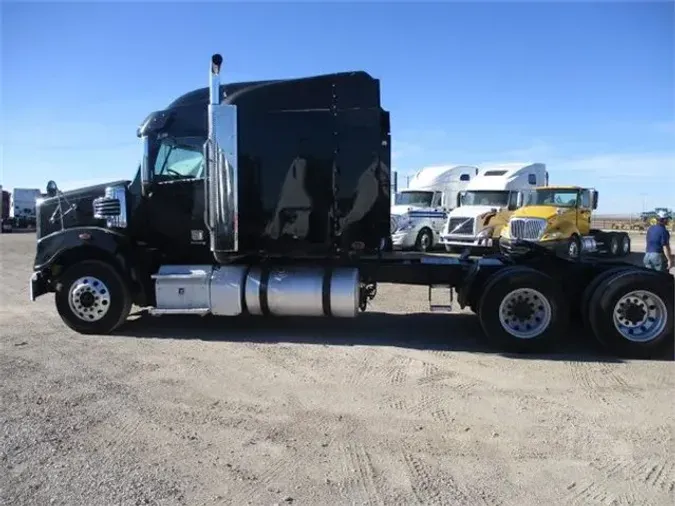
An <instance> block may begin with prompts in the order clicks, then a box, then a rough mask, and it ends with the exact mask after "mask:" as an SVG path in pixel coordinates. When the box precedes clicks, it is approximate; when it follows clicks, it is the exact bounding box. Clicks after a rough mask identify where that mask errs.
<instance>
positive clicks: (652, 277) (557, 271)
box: [29, 55, 674, 356]
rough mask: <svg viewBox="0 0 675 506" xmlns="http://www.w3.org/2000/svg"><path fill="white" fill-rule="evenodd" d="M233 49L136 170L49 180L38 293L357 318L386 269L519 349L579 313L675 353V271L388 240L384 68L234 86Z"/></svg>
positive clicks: (120, 315) (626, 349) (101, 315)
mask: <svg viewBox="0 0 675 506" xmlns="http://www.w3.org/2000/svg"><path fill="white" fill-rule="evenodd" d="M221 64H222V57H220V55H214V56H213V57H212V60H211V67H210V69H211V82H210V87H209V90H208V100H206V96H207V94H206V93H205V90H197V91H195V92H191V93H188V94H186V95H184V96H183V97H181V98H180V99H178V100H177V101H176V102H174V103H173V104H172V105H171V106H170V107H169V108H167V109H166V110H165V111H160V112H158V113H153V114H151V115H150V116H149V117H148V119H147V121H145V122H144V123H143V124H142V126H141V127H140V128H139V131H138V135H139V136H140V137H141V139H142V146H143V158H142V162H141V164H140V168H139V173H138V174H137V177H136V178H135V179H134V180H133V181H116V182H111V183H109V184H107V185H98V186H93V187H88V188H80V189H77V190H73V191H69V192H61V191H59V190H58V188H57V186H56V184H55V183H53V182H50V183H49V184H48V187H47V194H48V195H49V196H48V198H46V199H45V200H44V201H42V202H41V203H40V205H39V206H38V211H37V212H38V231H37V247H36V257H35V261H34V272H33V274H32V276H31V279H30V281H29V288H30V298H31V300H35V299H36V298H37V297H40V296H42V295H43V294H46V293H50V292H53V293H54V294H55V303H56V308H57V311H58V313H59V315H60V316H61V318H62V320H63V321H64V323H65V324H66V325H67V326H69V327H70V328H71V329H74V330H75V331H77V332H80V333H83V334H106V333H112V332H114V331H115V330H116V329H118V328H119V327H120V326H122V325H123V324H124V322H125V321H126V319H127V316H128V315H129V312H130V309H131V306H132V304H136V305H138V306H141V307H144V308H148V311H149V312H150V313H151V314H154V315H172V314H200V315H204V314H212V315H217V316H229V317H234V316H238V315H243V314H250V315H259V316H285V315H298V316H300V315H301V316H313V317H321V316H333V317H342V318H351V317H355V316H356V315H357V314H358V313H359V312H360V311H364V310H365V309H366V307H367V303H368V301H369V300H371V299H372V298H373V297H374V296H375V295H376V289H377V284H378V283H403V284H413V285H423V286H428V287H429V292H428V293H429V296H428V298H429V306H430V310H432V311H437V310H438V311H448V310H451V309H452V307H453V305H454V303H455V302H456V303H457V304H458V305H459V306H460V307H470V308H471V309H472V310H473V311H474V312H475V313H477V315H478V318H479V320H480V322H481V326H482V328H483V330H484V331H485V334H486V335H487V336H488V337H489V338H490V339H492V340H494V341H496V342H497V343H499V345H500V346H503V347H507V348H509V349H513V350H516V351H535V350H542V349H545V348H549V347H551V346H552V345H553V344H554V343H555V342H556V341H558V340H559V339H562V338H564V337H565V336H566V333H565V329H566V325H567V324H568V322H569V320H570V318H571V315H574V314H576V315H580V316H579V317H580V318H582V319H583V321H584V322H585V324H586V325H587V326H588V328H589V329H591V331H592V332H593V334H594V335H595V336H596V337H597V338H598V339H599V340H601V342H602V343H604V344H605V345H606V346H607V347H608V348H610V349H611V350H612V351H614V352H616V353H619V354H627V355H631V356H636V355H637V356H648V355H654V354H661V355H662V354H664V353H666V354H667V353H671V352H672V351H671V347H672V346H671V345H672V341H673V291H674V290H673V287H674V285H673V277H672V276H670V275H667V274H663V273H655V272H652V271H648V270H646V269H644V268H637V267H632V266H630V265H628V264H625V263H620V262H614V263H611V264H610V263H604V264H599V263H594V262H571V261H569V260H567V259H564V258H560V257H558V256H556V255H553V254H551V253H550V252H548V250H546V249H544V248H539V247H538V246H537V245H536V244H535V245H529V246H528V247H529V248H530V252H529V255H525V256H520V257H510V256H508V255H495V256H493V257H486V258H481V259H478V260H472V259H469V258H467V257H464V256H462V257H454V256H447V255H430V254H424V253H422V254H419V253H418V254H409V253H396V252H392V251H391V245H390V243H389V242H388V241H387V239H388V237H389V231H390V230H389V218H390V216H389V212H390V200H391V191H390V186H389V177H388V176H389V169H388V166H389V151H390V143H389V116H388V113H387V112H386V111H384V110H383V109H381V107H380V106H379V82H378V81H376V80H374V79H372V78H371V77H370V76H368V75H367V74H365V73H359V72H356V73H344V74H332V75H328V76H318V77H314V78H306V79H297V80H285V81H265V82H258V83H243V84H242V83H239V84H234V85H225V86H224V87H223V86H220V83H219V73H220V67H221ZM202 140H204V141H205V142H204V146H203V150H200V149H198V147H199V145H200V142H201V141H202ZM200 153H201V156H200ZM526 245H527V244H526ZM635 290H641V293H642V294H644V297H641V298H639V299H636V298H635V296H633V295H632V294H633V292H634V291H635ZM645 297H646V298H645ZM570 301H576V304H575V303H570ZM588 308H590V310H589V309H588ZM584 310H585V312H584ZM617 322H618V323H617ZM635 335H639V337H640V339H639V340H636V339H633V337H634V336H635Z"/></svg>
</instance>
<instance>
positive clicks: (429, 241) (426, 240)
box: [415, 228, 434, 252]
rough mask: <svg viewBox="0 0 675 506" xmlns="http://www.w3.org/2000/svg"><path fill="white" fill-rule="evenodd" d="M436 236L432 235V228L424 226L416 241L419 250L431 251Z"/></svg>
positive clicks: (416, 247)
mask: <svg viewBox="0 0 675 506" xmlns="http://www.w3.org/2000/svg"><path fill="white" fill-rule="evenodd" d="M433 243H434V238H433V236H432V235H431V230H429V229H428V228H423V229H422V230H420V233H419V234H417V240H416V241H415V249H416V250H417V251H422V252H424V251H429V250H430V249H431V247H432V246H433Z"/></svg>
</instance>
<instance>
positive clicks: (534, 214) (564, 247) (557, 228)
mask: <svg viewBox="0 0 675 506" xmlns="http://www.w3.org/2000/svg"><path fill="white" fill-rule="evenodd" d="M597 206H598V192H597V190H595V189H593V188H582V187H579V186H544V187H539V188H537V189H536V190H535V191H534V192H532V193H531V194H530V196H529V200H528V201H527V202H526V205H524V206H523V207H521V208H520V209H518V210H517V211H515V212H514V213H513V215H512V216H511V218H510V220H509V226H508V227H506V228H505V230H504V231H503V233H502V238H501V242H500V245H501V247H502V248H503V249H505V250H512V249H513V247H514V246H513V241H514V240H523V239H524V240H527V241H535V242H537V243H539V244H540V245H542V246H544V247H546V248H549V249H552V250H554V251H557V252H559V253H560V254H561V255H565V256H567V257H568V258H571V259H577V258H579V257H580V256H581V255H582V254H584V253H590V254H604V255H609V256H613V257H618V256H626V255H628V254H629V253H630V250H631V241H630V236H629V235H628V234H627V233H626V232H614V231H611V232H610V231H607V232H605V231H602V230H597V229H593V228H591V217H592V214H593V211H594V210H595V209H597Z"/></svg>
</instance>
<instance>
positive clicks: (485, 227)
mask: <svg viewBox="0 0 675 506" xmlns="http://www.w3.org/2000/svg"><path fill="white" fill-rule="evenodd" d="M547 182H548V172H547V170H546V164H544V163H529V164H525V163H508V164H499V165H494V166H490V167H486V168H484V169H483V170H482V171H481V172H479V173H478V175H477V176H476V177H474V178H473V179H472V180H471V181H470V182H469V183H468V185H467V187H466V190H465V191H464V192H462V193H460V194H459V196H458V202H457V204H458V206H457V207H455V208H454V209H453V210H452V211H450V212H449V213H448V217H447V220H446V222H445V224H444V225H445V226H444V227H443V231H442V233H441V236H440V243H441V244H443V245H444V246H445V249H446V251H448V252H453V251H458V250H463V249H466V248H467V247H469V248H470V249H472V250H483V251H485V250H488V251H490V250H493V249H494V250H496V249H498V248H499V237H500V235H501V230H502V228H503V227H504V226H505V225H506V224H507V223H508V221H509V218H510V217H511V213H513V211H515V210H516V209H517V208H518V207H520V205H521V202H522V201H523V200H522V197H521V198H519V197H518V195H519V194H523V195H525V194H526V193H527V192H529V191H531V190H534V188H535V187H536V186H538V185H539V186H543V185H545V184H547Z"/></svg>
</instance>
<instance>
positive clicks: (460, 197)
mask: <svg viewBox="0 0 675 506" xmlns="http://www.w3.org/2000/svg"><path fill="white" fill-rule="evenodd" d="M463 201H464V192H459V193H458V194H457V207H459V206H461V205H462V202H463Z"/></svg>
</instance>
